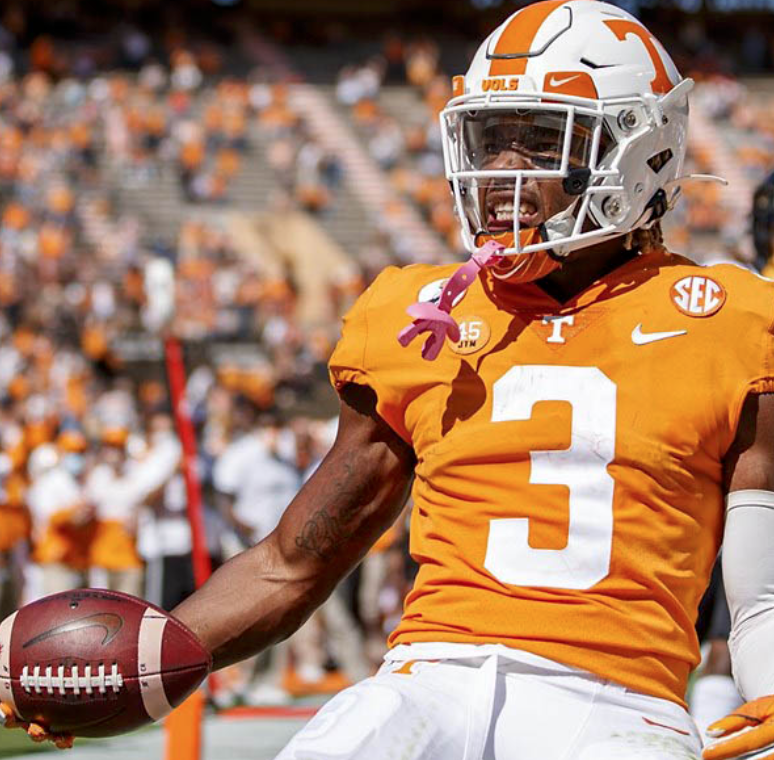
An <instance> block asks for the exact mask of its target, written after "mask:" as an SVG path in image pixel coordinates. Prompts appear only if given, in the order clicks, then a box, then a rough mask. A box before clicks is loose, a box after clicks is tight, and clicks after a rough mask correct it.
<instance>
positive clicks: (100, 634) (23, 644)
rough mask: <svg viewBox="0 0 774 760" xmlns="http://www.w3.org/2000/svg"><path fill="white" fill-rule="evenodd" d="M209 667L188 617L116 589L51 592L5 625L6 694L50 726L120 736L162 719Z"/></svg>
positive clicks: (0, 678)
mask: <svg viewBox="0 0 774 760" xmlns="http://www.w3.org/2000/svg"><path fill="white" fill-rule="evenodd" d="M211 665H212V661H211V658H210V656H209V654H208V653H207V651H206V650H205V649H204V647H203V646H202V645H201V643H200V642H199V641H198V639H197V638H196V637H195V636H194V635H193V634H192V633H191V632H190V631H189V630H188V629H187V628H186V627H185V626H184V625H183V624H182V623H180V622H178V621H177V620H175V619H174V618H173V617H171V616H170V615H169V613H167V612H164V610H161V609H159V608H158V607H155V606H154V605H152V604H149V603H148V602H145V601H143V600H141V599H137V598H135V597H133V596H129V595H128V594H121V593H118V592H115V591H106V590H102V589H77V590H72V591H65V592H62V593H60V594H54V595H52V596H47V597H45V598H43V599H40V600H38V601H36V602H32V603H31V604H28V605H27V606H25V607H22V608H21V609H20V610H17V611H16V612H14V613H13V614H12V615H10V616H9V617H8V618H6V619H5V620H4V621H3V622H2V624H0V700H2V701H3V702H5V703H7V704H9V705H10V706H11V707H12V708H13V709H14V711H15V712H16V714H17V715H18V716H19V717H20V718H22V719H23V720H25V721H29V722H35V723H40V724H41V725H43V726H45V727H46V728H47V729H48V730H49V731H51V732H53V733H70V734H74V735H75V736H90V737H99V736H113V735H115V734H121V733H124V732H126V731H131V730H133V729H136V728H139V727H140V726H143V725H145V724H147V723H151V722H153V721H156V720H159V719H161V718H163V717H164V716H165V715H166V714H167V713H169V712H170V711H171V710H172V709H173V708H174V707H176V706H177V705H179V704H180V703H181V702H183V701H184V700H185V699H186V697H188V695H189V694H191V693H192V692H193V691H194V690H195V689H196V688H197V686H199V684H200V683H201V682H202V680H203V679H204V678H205V676H206V675H207V674H208V672H209V670H210V667H211Z"/></svg>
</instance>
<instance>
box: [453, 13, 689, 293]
mask: <svg viewBox="0 0 774 760" xmlns="http://www.w3.org/2000/svg"><path fill="white" fill-rule="evenodd" d="M692 86H693V82H692V81H691V80H690V79H683V78H681V76H680V74H679V73H678V71H677V69H676V68H675V65H674V63H673V62H672V59H671V58H670V57H669V55H668V54H667V53H666V51H665V50H664V49H663V47H662V46H661V44H660V43H659V42H658V41H657V40H656V39H655V38H654V37H653V36H652V35H651V34H650V32H649V31H648V30H647V29H646V28H645V27H644V26H643V25H642V24H641V23H640V22H639V21H638V20H637V19H635V18H634V17H633V16H631V15H629V14H628V13H626V12H625V11H623V10H621V9H620V8H618V7H616V6H614V5H609V4H607V3H604V2H601V1H599V0H568V1H566V2H563V1H562V0H547V1H545V2H537V3H534V4H532V5H528V6H526V7H525V8H522V9H521V10H519V11H517V12H516V13H514V14H513V15H512V16H511V17H510V18H509V19H508V20H507V21H505V23H503V24H502V25H501V26H500V27H498V28H497V29H496V30H495V31H494V32H492V34H490V35H489V37H488V38H487V39H486V40H485V41H484V43H483V44H482V45H481V47H480V48H479V49H478V52H477V53H476V55H475V57H474V59H473V62H472V64H471V66H470V69H469V70H468V73H467V74H466V75H465V76H464V77H455V78H454V93H453V96H452V98H451V100H450V101H449V102H448V104H447V106H446V108H445V109H444V110H443V112H442V113H441V116H440V118H441V130H442V136H443V148H444V161H445V166H446V176H447V178H448V179H449V181H450V183H451V186H452V192H453V195H454V202H455V206H456V211H457V214H458V216H459V219H460V222H461V224H462V232H463V238H464V242H465V246H466V248H467V249H468V250H469V251H470V252H471V253H472V252H474V251H476V250H478V249H479V248H480V246H481V245H482V244H483V243H485V242H486V241H488V240H491V239H494V240H497V241H498V242H501V243H502V244H503V245H504V246H505V251H503V253H504V254H506V255H507V256H508V258H507V259H506V261H507V262H508V265H507V267H505V268H503V267H502V266H501V267H500V268H499V276H501V277H509V278H512V279H517V280H520V281H528V280H534V279H537V278H538V277H542V276H543V275H544V274H547V273H548V272H549V271H550V270H551V269H553V268H555V267H556V266H558V262H560V261H561V258H562V257H564V256H566V255H567V254H568V253H570V252H571V251H573V250H576V249H578V248H583V247H586V246H588V245H591V244H594V243H597V242H600V241H602V240H604V239H608V238H612V237H615V236H619V235H623V234H626V233H628V232H630V231H632V230H636V229H638V228H641V227H648V226H651V225H652V224H654V223H655V222H656V221H658V219H660V218H661V217H662V216H663V215H664V213H665V212H666V211H667V210H668V209H669V208H671V207H672V205H673V204H674V202H675V201H676V199H677V196H678V194H679V185H678V179H679V178H680V177H681V173H682V170H683V160H684V157H685V148H686V130H687V126H688V92H689V91H690V89H691V87H692ZM541 182H551V183H552V186H553V187H554V188H555V190H554V191H553V192H554V195H555V196H556V188H558V193H559V195H560V196H561V202H560V203H559V205H560V206H561V210H559V211H557V209H556V204H554V207H553V208H552V209H551V210H552V215H551V216H550V217H548V214H547V213H545V212H547V209H541V208H539V206H540V205H541V197H545V194H544V193H541V192H536V188H537V187H538V184H537V183H541ZM544 187H545V186H544ZM496 273H497V272H496Z"/></svg>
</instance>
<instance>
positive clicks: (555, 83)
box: [548, 74, 580, 87]
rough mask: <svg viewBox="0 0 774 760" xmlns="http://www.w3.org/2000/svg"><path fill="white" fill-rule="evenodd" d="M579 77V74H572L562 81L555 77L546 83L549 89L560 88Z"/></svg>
mask: <svg viewBox="0 0 774 760" xmlns="http://www.w3.org/2000/svg"><path fill="white" fill-rule="evenodd" d="M579 76H580V74H573V75H572V76H571V77H565V78H564V79H557V78H556V77H551V79H549V80H548V83H549V84H550V85H551V87H561V86H562V85H563V84H567V83H568V82H572V80H573V79H577V78H578V77H579Z"/></svg>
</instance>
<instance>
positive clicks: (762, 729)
mask: <svg viewBox="0 0 774 760" xmlns="http://www.w3.org/2000/svg"><path fill="white" fill-rule="evenodd" d="M767 750H769V751H770V754H766V755H756V757H758V758H760V759H761V760H763V758H770V757H772V758H774V723H763V724H761V725H760V726H758V727H757V728H751V729H749V730H748V731H743V732H742V733H741V734H739V735H736V736H733V735H732V736H731V738H728V739H723V740H722V741H719V742H715V743H714V744H711V745H710V746H708V747H707V748H706V749H705V750H704V753H703V754H702V757H703V758H704V760H731V758H739V757H743V756H746V755H748V754H750V753H751V752H756V751H757V752H763V751H767Z"/></svg>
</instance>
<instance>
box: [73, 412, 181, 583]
mask: <svg viewBox="0 0 774 760" xmlns="http://www.w3.org/2000/svg"><path fill="white" fill-rule="evenodd" d="M158 417H161V416H158ZM162 422H163V424H159V423H154V424H156V427H154V428H152V430H151V438H150V441H149V442H148V447H147V449H146V450H144V451H143V452H141V453H140V454H139V455H135V456H133V455H132V454H131V452H129V451H128V450H127V448H128V447H127V444H128V443H129V442H130V435H129V430H128V428H127V427H123V426H108V427H105V429H104V430H103V431H102V447H101V451H100V460H99V461H98V463H97V464H96V466H95V467H94V468H93V469H92V471H91V472H90V473H89V477H88V479H87V481H86V489H85V490H86V496H87V498H88V500H89V501H90V502H91V503H92V504H93V505H94V509H95V513H96V517H97V527H96V533H95V536H94V541H93V542H92V545H91V551H90V554H89V557H90V562H91V566H92V572H93V573H94V575H95V580H96V581H97V582H98V584H99V585H101V586H104V587H106V588H109V589H112V590H114V591H123V592H124V593H127V594H133V595H135V596H140V595H141V593H142V590H143V581H144V565H143V562H142V559H141V557H140V555H139V553H138V551H137V519H138V516H139V511H140V508H141V507H142V506H143V505H144V504H146V503H147V502H148V501H149V500H150V499H152V498H153V497H154V496H155V495H156V494H158V493H159V492H160V490H161V489H162V488H163V487H164V486H165V485H166V483H167V482H168V481H169V479H170V478H171V477H172V476H173V475H174V474H175V473H176V472H177V467H178V464H179V461H180V444H179V442H178V440H177V438H176V436H175V435H174V432H173V431H172V430H171V423H170V422H169V421H168V418H164V420H163V421H162Z"/></svg>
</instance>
